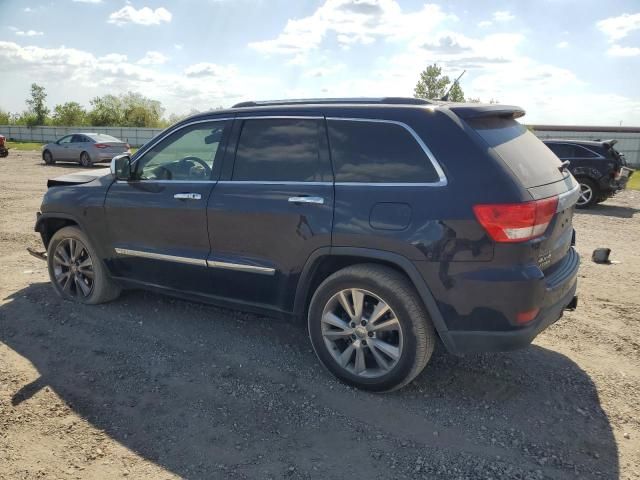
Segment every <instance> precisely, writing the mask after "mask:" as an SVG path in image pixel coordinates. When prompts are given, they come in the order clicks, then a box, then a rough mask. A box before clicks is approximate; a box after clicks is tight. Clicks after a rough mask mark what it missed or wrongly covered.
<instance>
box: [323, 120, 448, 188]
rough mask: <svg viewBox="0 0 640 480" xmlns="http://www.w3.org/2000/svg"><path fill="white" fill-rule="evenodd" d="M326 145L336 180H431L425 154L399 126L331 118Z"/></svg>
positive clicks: (431, 169)
mask: <svg viewBox="0 0 640 480" xmlns="http://www.w3.org/2000/svg"><path fill="white" fill-rule="evenodd" d="M328 125H329V144H330V147H331V159H332V160H333V168H334V173H335V178H336V182H366V183H433V182H437V181H438V180H439V178H438V174H437V172H436V171H435V168H434V167H433V165H432V164H431V162H430V160H429V157H427V154H426V153H425V151H424V150H423V149H422V147H421V146H420V144H419V143H418V142H417V140H416V139H415V138H414V137H413V135H411V133H410V132H409V131H408V130H407V129H406V128H404V127H403V126H402V125H398V124H395V123H389V122H373V121H366V120H365V121H355V120H339V119H333V120H329V121H328Z"/></svg>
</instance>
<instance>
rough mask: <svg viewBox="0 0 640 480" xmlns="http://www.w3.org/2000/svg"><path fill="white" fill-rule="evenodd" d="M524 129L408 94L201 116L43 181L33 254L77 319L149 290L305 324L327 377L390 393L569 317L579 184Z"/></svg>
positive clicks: (483, 109) (512, 112) (493, 109)
mask: <svg viewBox="0 0 640 480" xmlns="http://www.w3.org/2000/svg"><path fill="white" fill-rule="evenodd" d="M522 115H524V111H523V110H521V109H520V108H518V107H511V106H506V105H480V104H473V103H470V104H451V105H449V104H439V103H432V102H428V101H424V100H418V99H415V98H413V99H412V98H408V99H399V98H388V99H385V98H382V99H344V100H339V99H333V100H308V101H282V102H246V103H242V104H239V105H236V107H235V108H232V109H228V110H217V111H214V112H210V113H203V114H198V115H196V116H192V117H190V118H187V119H185V120H182V121H181V122H179V123H178V124H176V125H174V126H172V127H170V128H168V129H167V130H165V131H164V132H163V133H161V134H160V135H159V136H157V137H156V138H154V139H153V140H152V141H150V142H149V143H147V144H146V145H145V146H144V147H142V148H141V149H140V150H138V152H136V154H135V155H133V156H129V155H122V156H119V157H116V158H114V159H113V161H112V163H111V173H110V174H109V173H106V172H102V171H100V172H99V171H95V172H93V173H94V174H93V175H91V174H86V173H83V174H79V173H75V174H71V175H65V176H63V177H60V178H57V179H52V180H49V182H48V186H49V190H48V191H47V193H46V194H45V196H44V199H43V202H42V206H41V212H39V213H38V218H37V222H36V227H35V229H36V231H38V232H40V234H41V236H42V241H43V243H44V246H45V247H46V248H47V254H46V255H44V254H41V255H40V256H41V257H43V258H46V259H47V261H48V267H49V275H50V278H51V282H52V283H53V286H54V288H55V291H56V292H57V293H58V294H59V295H60V296H61V297H63V298H65V299H68V300H71V301H75V302H79V303H83V304H97V303H102V302H106V301H109V300H113V299H114V298H116V297H117V296H118V295H119V293H120V290H121V289H122V288H146V289H151V290H157V291H160V292H165V293H169V294H172V295H177V296H181V297H184V298H190V299H199V300H203V301H207V302H212V303H215V304H219V305H226V306H227V307H237V308H240V309H245V310H250V311H257V312H260V313H264V314H267V315H272V316H273V315H275V316H292V317H294V318H305V319H306V320H307V324H308V332H309V337H310V340H311V344H312V346H313V348H314V350H315V352H316V354H317V356H318V358H319V359H320V361H321V362H322V364H323V365H324V366H325V367H326V368H327V369H328V370H329V371H331V372H332V373H333V374H334V375H336V376H337V377H338V378H340V379H341V380H343V381H345V382H347V383H349V384H351V385H355V386H358V387H360V388H364V389H368V390H377V391H386V390H393V389H395V388H399V387H401V386H402V385H405V384H407V383H408V382H410V381H411V380H412V379H413V378H414V377H415V376H416V375H418V373H420V371H421V370H422V369H423V368H424V366H425V365H426V364H427V362H428V361H429V358H430V356H431V353H432V352H433V349H434V345H435V344H436V342H440V341H441V342H442V343H443V344H444V347H445V348H446V349H447V350H449V351H450V352H452V353H456V354H462V353H472V352H486V351H498V350H510V349H514V348H520V347H524V346H526V345H528V344H529V343H530V342H531V341H532V340H533V339H534V338H535V337H536V335H538V333H540V332H541V331H542V330H544V329H545V328H546V327H548V326H549V325H551V324H552V323H554V322H555V321H556V320H558V319H559V318H560V317H561V316H562V314H563V311H564V310H565V309H567V308H575V306H576V297H575V293H576V284H577V274H578V266H579V263H580V262H579V256H578V253H577V252H576V249H575V248H574V246H573V245H574V240H575V235H574V230H573V226H572V223H571V222H572V217H573V210H574V204H575V202H576V200H577V198H578V196H579V194H580V188H579V186H578V183H577V182H576V181H575V179H574V178H573V176H572V175H571V174H570V173H569V172H568V171H567V170H566V169H564V168H562V165H561V163H560V161H559V160H558V158H557V157H556V156H555V155H553V154H552V153H551V151H549V149H548V148H546V147H545V146H544V145H543V144H542V142H540V141H539V140H538V139H537V138H536V137H535V136H534V135H533V134H532V133H531V132H529V131H528V130H527V129H526V128H525V127H524V126H523V125H521V124H520V123H518V122H517V121H516V119H517V118H518V117H521V116H522ZM278 328H281V327H280V326H278ZM282 328H284V327H282ZM296 331H297V332H300V330H299V329H297V330H296Z"/></svg>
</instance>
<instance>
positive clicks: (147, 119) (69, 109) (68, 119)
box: [0, 63, 496, 128]
mask: <svg viewBox="0 0 640 480" xmlns="http://www.w3.org/2000/svg"><path fill="white" fill-rule="evenodd" d="M445 95H446V96H447V100H449V101H452V102H473V103H477V102H480V99H479V98H465V95H464V92H463V91H462V87H461V86H460V84H459V82H458V81H453V83H452V82H451V80H450V79H449V77H448V76H446V75H442V69H441V68H440V67H439V66H438V65H437V64H435V63H434V64H433V65H429V66H427V68H426V69H425V70H423V71H422V72H421V73H420V78H419V80H418V83H417V84H416V87H415V89H414V96H415V97H416V98H426V99H435V100H438V99H442V98H443V97H444V96H445ZM46 100H47V92H46V90H45V87H43V86H42V85H38V84H37V83H33V84H31V93H30V96H29V98H27V100H26V101H25V103H26V104H27V109H26V110H25V111H23V112H21V113H10V112H6V111H4V110H1V109H0V125H26V126H29V127H33V126H36V125H54V126H61V127H71V126H73V127H76V126H77V127H81V126H94V127H147V128H164V127H167V126H169V125H171V124H173V123H175V122H177V121H178V120H181V119H182V118H184V117H186V116H187V115H175V114H172V115H169V117H167V118H165V117H163V115H164V112H165V109H164V107H163V106H162V103H160V102H159V101H158V100H152V99H150V98H147V97H145V96H144V95H141V94H140V93H135V92H127V93H123V94H120V95H111V94H108V95H103V96H102V97H95V98H93V99H91V101H90V102H89V103H90V105H91V107H90V108H89V109H86V108H85V107H83V106H82V105H80V104H79V103H78V102H65V103H61V104H58V105H56V106H55V107H54V108H53V110H50V109H49V107H48V106H47V103H46ZM490 103H496V101H495V100H494V99H491V100H490ZM218 108H220V107H218ZM194 113H198V111H197V110H192V111H191V112H190V113H189V115H192V114H194Z"/></svg>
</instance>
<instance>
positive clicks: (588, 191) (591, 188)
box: [576, 178, 600, 208]
mask: <svg viewBox="0 0 640 480" xmlns="http://www.w3.org/2000/svg"><path fill="white" fill-rule="evenodd" d="M578 182H579V183H580V197H579V198H578V201H577V202H576V207H578V208H589V207H591V206H592V205H595V204H596V203H597V201H598V198H599V197H600V190H599V188H598V186H597V185H596V183H595V182H594V181H593V180H590V179H588V178H579V179H578Z"/></svg>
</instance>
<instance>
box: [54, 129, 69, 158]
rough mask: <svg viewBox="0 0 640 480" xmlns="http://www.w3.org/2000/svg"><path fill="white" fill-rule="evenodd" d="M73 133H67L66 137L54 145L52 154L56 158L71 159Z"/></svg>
mask: <svg viewBox="0 0 640 480" xmlns="http://www.w3.org/2000/svg"><path fill="white" fill-rule="evenodd" d="M72 138H73V135H67V136H66V137H62V138H61V139H60V140H58V141H57V142H56V143H55V144H54V145H55V146H54V145H52V147H53V148H52V149H51V150H52V152H51V153H52V155H53V158H54V160H56V161H57V160H71V153H70V152H69V147H70V146H71V139H72Z"/></svg>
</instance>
